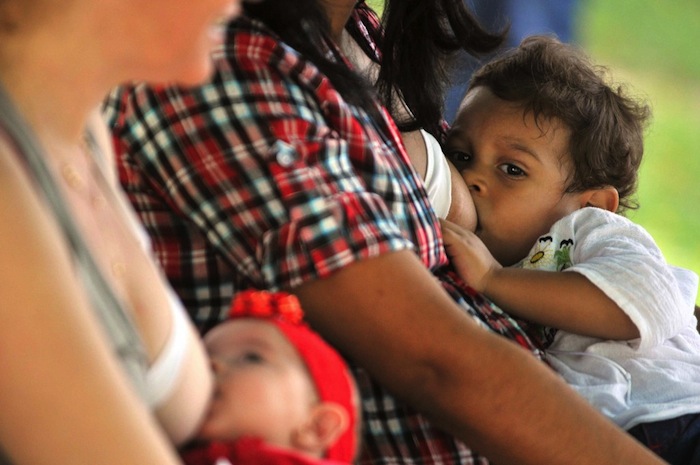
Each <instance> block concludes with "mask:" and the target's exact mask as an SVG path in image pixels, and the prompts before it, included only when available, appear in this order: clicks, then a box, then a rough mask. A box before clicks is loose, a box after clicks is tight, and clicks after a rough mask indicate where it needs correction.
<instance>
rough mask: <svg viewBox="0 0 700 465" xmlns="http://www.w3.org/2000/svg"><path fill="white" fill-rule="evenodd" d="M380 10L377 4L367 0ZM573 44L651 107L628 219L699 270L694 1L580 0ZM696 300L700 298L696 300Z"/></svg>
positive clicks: (699, 112)
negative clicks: (633, 205) (635, 206)
mask: <svg viewBox="0 0 700 465" xmlns="http://www.w3.org/2000/svg"><path fill="white" fill-rule="evenodd" d="M368 3H369V4H370V5H372V6H373V7H374V8H375V9H376V11H378V12H381V8H382V4H383V3H382V2H381V1H372V0H369V1H368ZM576 22H577V42H578V43H579V44H580V45H581V46H582V47H583V48H584V49H585V50H586V52H587V53H588V54H589V55H590V56H591V57H592V58H593V60H594V61H595V62H596V63H598V64H602V65H605V66H606V67H608V68H609V70H610V72H611V74H612V77H613V78H614V80H615V81H618V82H623V83H626V84H628V87H629V88H630V90H631V92H632V93H633V94H634V95H639V96H641V97H644V98H646V99H647V100H648V101H649V102H650V104H651V106H652V111H653V119H652V121H651V124H650V126H649V130H648V131H647V137H646V149H645V155H644V161H643V164H642V169H641V172H640V181H639V191H638V196H637V200H638V202H639V205H640V208H639V209H638V210H636V211H632V212H629V213H628V215H627V216H628V217H629V218H630V219H632V220H633V221H635V222H637V223H639V224H641V225H642V226H644V227H645V228H646V229H647V230H648V231H649V232H650V233H651V234H652V235H653V236H654V238H655V239H656V241H657V243H658V244H659V247H661V249H662V251H663V252H664V254H665V255H666V259H667V260H668V262H669V263H672V264H675V265H678V266H682V267H684V268H689V269H691V270H693V271H695V272H696V273H698V272H700V240H699V239H698V237H699V236H700V189H698V188H697V187H696V185H697V184H698V182H699V181H700V179H699V178H700V153H699V151H700V1H697V0H581V2H580V11H579V12H578V15H577V18H576ZM697 302H698V304H700V297H699V298H698V300H697Z"/></svg>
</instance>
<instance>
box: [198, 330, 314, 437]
mask: <svg viewBox="0 0 700 465" xmlns="http://www.w3.org/2000/svg"><path fill="white" fill-rule="evenodd" d="M204 343H205V345H206V347H207V351H208V352H209V356H210V358H211V361H212V367H213V369H214V374H215V376H216V387H215V392H214V397H213V400H212V404H211V407H210V411H209V413H208V415H207V418H206V419H205V421H204V424H203V425H202V428H201V430H200V433H199V437H200V438H204V439H219V440H232V439H237V438H240V437H241V436H254V437H257V438H261V439H263V440H265V441H266V442H267V443H269V444H272V445H277V446H280V447H292V440H291V437H290V436H291V435H292V433H293V432H294V431H295V429H296V428H298V427H299V425H301V424H302V423H303V422H304V421H305V420H307V418H308V415H309V412H310V411H311V409H312V407H313V406H314V405H315V404H316V403H318V398H317V396H316V391H315V389H314V386H313V384H312V382H311V379H310V376H309V374H308V372H307V369H306V366H305V365H304V362H303V361H302V359H301V357H300V356H299V354H298V353H297V351H296V349H295V348H294V347H293V346H292V344H291V343H290V342H289V341H288V340H287V339H286V338H285V337H284V336H283V335H282V333H281V332H280V331H279V330H278V329H277V327H276V326H274V325H273V324H272V323H270V322H266V321H264V320H260V319H254V318H247V319H246V318H241V319H234V320H230V321H227V322H224V323H222V324H220V325H219V326H217V327H215V328H214V329H212V330H211V331H210V332H209V333H207V335H206V336H205V338H204Z"/></svg>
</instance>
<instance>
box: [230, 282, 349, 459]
mask: <svg viewBox="0 0 700 465" xmlns="http://www.w3.org/2000/svg"><path fill="white" fill-rule="evenodd" d="M303 315H304V314H303V311H302V309H301V305H300V304H299V300H298V299H297V298H296V296H294V295H292V294H287V293H284V292H274V293H273V292H267V291H259V290H247V291H243V292H240V293H238V294H237V295H236V297H235V298H234V300H233V303H232V304H231V310H230V312H229V318H265V319H269V321H270V322H272V323H274V324H275V325H276V326H277V328H278V329H279V330H280V331H281V332H282V334H284V336H285V337H286V338H287V339H288V340H289V342H291V344H292V345H293V346H294V347H295V348H296V349H297V352H298V353H299V355H300V356H301V358H302V360H303V361H304V363H305V364H306V367H307V368H308V370H309V373H310V374H311V378H312V379H313V381H314V384H315V386H316V391H317V392H318V395H319V397H320V399H321V400H322V401H324V402H334V403H337V404H340V405H341V406H343V407H344V408H345V410H346V411H347V412H348V416H349V419H350V423H349V425H348V428H347V429H346V430H345V431H344V432H343V434H342V435H341V436H340V438H338V440H337V441H336V442H335V443H334V444H333V445H332V446H331V447H329V449H328V451H327V452H326V458H327V459H329V460H332V461H337V462H344V463H351V462H353V460H354V458H355V454H356V452H357V437H356V434H355V432H356V430H357V426H356V425H357V410H358V406H357V405H356V397H357V396H356V395H355V388H354V384H353V383H354V382H353V380H352V377H351V375H350V371H349V369H348V367H347V365H346V363H345V361H344V360H343V359H342V358H341V357H340V355H339V354H338V353H337V352H336V351H335V349H333V348H332V347H331V346H330V345H328V343H326V342H325V341H324V340H323V339H322V338H321V336H319V335H318V334H317V333H316V332H314V331H313V330H312V329H311V328H309V326H307V325H306V324H305V323H304V322H303V321H302V318H303Z"/></svg>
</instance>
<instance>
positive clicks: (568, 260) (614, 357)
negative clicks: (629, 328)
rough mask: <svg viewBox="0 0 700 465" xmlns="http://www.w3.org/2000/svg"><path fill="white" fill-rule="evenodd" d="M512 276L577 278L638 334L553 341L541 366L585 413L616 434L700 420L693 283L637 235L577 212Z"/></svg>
mask: <svg viewBox="0 0 700 465" xmlns="http://www.w3.org/2000/svg"><path fill="white" fill-rule="evenodd" d="M519 266H522V267H523V268H536V269H544V270H549V271H564V272H575V273H581V274H582V275H584V276H586V277H587V278H588V279H589V280H590V281H591V282H593V284H595V285H596V286H598V287H599V288H600V289H601V290H603V292H605V293H606V294H607V295H608V297H610V298H611V299H612V300H614V301H615V303H617V304H618V305H619V306H620V307H621V308H622V310H623V311H624V312H625V313H626V314H627V315H628V316H629V317H630V319H631V320H632V321H633V322H634V324H635V325H636V326H637V328H638V329H639V332H640V335H641V336H640V338H638V339H635V340H630V341H609V340H602V339H597V338H592V337H587V336H579V335H576V334H571V333H567V332H565V331H557V333H556V335H555V337H554V341H553V342H552V344H551V346H550V347H549V348H548V350H547V354H548V360H549V361H550V362H551V363H552V365H553V366H554V368H555V369H556V370H557V371H558V372H559V373H560V374H561V375H562V376H563V377H564V379H565V380H566V381H567V383H569V384H570V385H571V386H572V387H573V388H574V389H576V390H577V391H578V392H579V393H580V394H581V395H583V396H584V397H585V398H586V399H588V401H589V402H591V404H593V405H594V406H595V407H596V408H598V409H599V410H600V411H602V412H603V413H604V414H605V415H607V416H608V417H609V418H611V419H612V420H613V421H614V422H615V423H617V424H618V425H619V426H621V427H622V428H624V429H630V428H632V427H633V426H635V425H637V424H640V423H648V422H653V421H661V420H667V419H671V418H675V417H678V416H681V415H685V414H689V413H697V412H700V334H699V333H698V331H697V330H696V324H697V321H696V319H695V316H694V309H695V298H696V296H697V291H698V276H697V275H696V274H695V273H693V272H691V271H689V270H684V269H681V268H677V267H673V266H671V265H668V264H667V263H666V261H665V259H664V257H663V255H662V254H661V251H660V250H659V248H658V247H657V246H656V243H655V242H654V240H653V239H652V237H651V236H650V235H649V234H648V233H647V232H646V231H645V230H644V229H643V228H641V227H640V226H638V225H636V224H634V223H632V222H631V221H629V220H628V219H626V218H624V217H622V216H619V215H616V214H614V213H610V212H608V211H605V210H602V209H598V208H592V207H589V208H584V209H581V210H578V211H576V212H574V213H573V214H571V215H569V216H567V217H565V218H563V219H561V220H559V221H558V222H557V223H556V224H554V226H553V227H552V229H551V231H550V232H549V233H548V234H546V235H544V236H542V237H541V238H540V239H539V240H538V242H537V243H536V244H535V246H534V247H533V248H532V250H531V253H530V254H529V255H528V257H527V258H526V259H524V260H523V261H521V262H520V264H519ZM572 298H575V296H572Z"/></svg>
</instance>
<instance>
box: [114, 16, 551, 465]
mask: <svg viewBox="0 0 700 465" xmlns="http://www.w3.org/2000/svg"><path fill="white" fill-rule="evenodd" d="M354 19H355V21H356V22H355V23H354V24H353V26H354V27H352V28H350V30H351V32H352V33H353V35H354V36H355V38H356V40H358V41H364V45H366V46H367V49H369V50H372V49H376V48H375V46H374V43H372V42H371V34H370V32H376V28H377V27H378V22H377V19H376V17H375V16H374V15H373V14H371V13H370V12H369V10H367V9H366V8H365V7H364V6H363V4H360V6H359V7H358V8H357V9H356V14H355V16H354ZM372 28H375V30H374V31H372V30H371V29H372ZM215 60H216V74H215V75H214V77H213V79H212V80H211V81H210V82H208V83H206V84H204V85H201V86H199V87H195V88H188V89H184V88H178V87H167V88H154V87H148V86H145V85H138V86H135V87H128V88H126V87H125V88H121V89H118V90H117V91H115V92H114V93H113V94H112V95H111V96H110V99H109V101H108V102H107V105H106V114H107V117H108V120H109V122H110V124H111V127H112V129H113V131H114V135H115V140H116V143H117V147H118V152H119V154H120V155H119V157H118V162H119V174H120V179H121V182H122V184H123V186H124V188H125V190H126V192H127V194H128V196H129V198H130V200H131V202H132V203H133V205H134V206H135V208H136V210H137V211H138V213H139V215H140V217H141V220H142V221H143V222H144V224H145V226H146V228H147V230H148V232H149V234H150V235H151V237H152V240H153V247H154V249H155V254H156V257H157V259H158V260H159V261H160V263H161V265H162V267H163V269H164V270H165V273H166V274H167V276H168V278H169V279H170V281H171V283H172V284H173V287H174V288H175V290H176V291H177V292H178V294H179V295H180V297H181V298H182V300H183V302H184V304H185V306H186V307H187V309H188V311H189V312H190V315H191V316H192V318H193V319H194V321H195V322H196V323H197V324H198V325H199V327H200V328H201V329H202V330H204V329H206V328H207V327H209V326H211V325H213V324H215V323H216V322H218V321H219V320H220V319H223V318H225V316H226V311H227V309H228V306H229V304H230V301H231V298H232V296H233V294H234V292H237V291H240V290H243V289H247V288H251V287H255V288H260V289H269V290H273V291H274V290H280V289H285V288H290V287H295V286H298V285H299V284H301V283H303V282H305V281H308V280H314V279H319V278H323V277H326V276H329V275H330V274H332V273H333V272H335V271H337V270H339V269H342V268H343V267H346V266H348V265H350V264H351V263H353V262H355V261H356V260H362V259H366V258H370V257H376V256H378V255H380V254H384V253H387V252H390V251H396V250H401V249H412V250H414V251H415V253H416V254H417V255H418V256H419V257H420V259H421V260H422V262H423V263H424V264H425V266H426V267H428V268H429V269H430V270H432V272H433V274H434V275H435V276H436V277H437V278H438V279H439V280H440V282H441V283H442V284H443V287H444V288H445V289H446V291H447V292H448V293H449V294H450V295H451V296H452V297H453V298H454V300H455V301H456V302H458V303H459V305H461V306H462V307H463V308H464V310H465V312H468V313H469V314H470V315H472V316H473V317H474V318H475V319H477V320H478V321H480V322H481V323H483V324H484V325H485V326H487V327H489V328H491V329H492V330H494V331H496V332H499V333H501V334H503V335H505V336H506V337H508V338H510V339H513V340H515V341H516V342H517V343H519V344H521V345H522V346H524V347H525V348H527V349H529V350H531V351H533V352H534V353H536V354H538V355H539V351H538V350H537V349H536V347H535V346H534V345H533V344H532V342H531V341H530V339H529V338H528V336H527V335H526V333H525V331H523V329H521V327H520V326H519V325H518V324H517V323H516V322H515V321H514V320H513V319H511V318H509V317H508V316H507V315H505V314H504V313H503V312H501V311H500V310H499V309H498V308H496V307H495V306H493V305H491V304H490V303H489V302H487V301H486V300H484V299H483V298H482V297H481V296H479V295H477V294H475V293H473V292H471V291H470V290H469V289H468V288H466V287H465V286H463V285H462V284H461V282H460V280H459V279H458V278H457V277H456V275H455V274H453V273H452V272H450V271H449V267H448V266H447V259H446V256H445V252H444V249H443V246H442V238H441V235H440V229H439V224H438V223H437V220H436V217H435V215H434V213H433V211H432V209H431V207H430V205H429V202H428V198H427V195H426V193H425V190H424V189H423V187H422V183H421V181H420V178H419V176H418V175H417V174H416V173H415V172H414V170H413V169H412V167H411V165H410V163H409V160H408V158H407V156H406V154H405V152H404V149H403V146H402V144H401V142H400V138H399V136H398V133H397V130H396V128H395V126H394V125H393V123H392V122H391V121H390V120H389V119H388V118H387V119H385V120H384V121H379V122H377V121H372V120H371V119H370V118H369V116H368V115H367V114H366V113H365V112H364V111H363V110H361V109H358V108H356V107H353V106H351V105H349V104H348V103H346V102H345V101H344V100H343V98H342V97H341V96H340V94H338V93H337V92H336V91H335V89H334V88H333V86H332V84H331V83H330V81H329V80H328V79H327V78H326V77H325V76H324V75H322V74H321V73H320V71H319V70H318V69H317V68H316V67H315V66H314V65H313V64H312V63H310V62H308V61H306V60H305V59H304V58H303V57H301V56H300V55H299V54H298V53H297V52H296V51H295V50H293V49H291V48H290V47H288V46H286V45H285V44H284V43H281V42H280V41H279V40H278V39H277V38H276V36H275V34H274V33H272V32H271V31H269V30H268V29H267V28H266V27H265V26H264V25H262V24H260V23H258V22H254V21H250V20H249V19H247V18H241V19H239V20H237V21H236V22H235V23H233V24H232V25H231V26H230V29H229V36H228V43H227V45H226V46H224V47H222V48H221V49H220V50H218V51H217V52H216V53H215ZM355 375H356V377H357V380H358V383H359V386H360V389H361V393H362V396H363V402H362V404H363V417H364V452H363V455H362V462H363V463H385V464H394V463H407V464H412V463H415V464H432V463H435V464H455V463H463V464H466V463H487V462H486V460H485V459H483V458H481V457H478V456H477V455H476V454H475V453H472V451H470V450H469V448H468V447H466V446H465V445H464V444H462V443H460V442H459V441H456V440H454V439H453V438H452V437H450V436H448V435H446V434H444V433H442V432H441V431H439V430H437V429H435V428H434V427H433V426H432V425H431V424H430V423H428V422H427V421H426V420H425V419H424V418H423V417H422V416H420V415H417V414H415V413H414V412H412V411H411V410H410V409H409V408H407V407H406V406H404V405H402V404H400V403H398V402H397V401H395V400H394V399H393V398H392V397H391V396H390V395H388V394H387V393H385V392H384V391H383V390H382V388H381V387H379V386H378V385H377V384H376V383H374V382H373V381H372V380H371V379H370V378H369V376H368V375H367V374H366V373H365V372H364V371H363V370H362V369H360V368H357V369H356V370H355Z"/></svg>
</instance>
